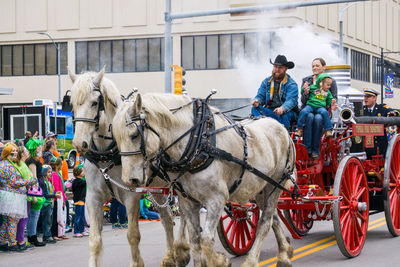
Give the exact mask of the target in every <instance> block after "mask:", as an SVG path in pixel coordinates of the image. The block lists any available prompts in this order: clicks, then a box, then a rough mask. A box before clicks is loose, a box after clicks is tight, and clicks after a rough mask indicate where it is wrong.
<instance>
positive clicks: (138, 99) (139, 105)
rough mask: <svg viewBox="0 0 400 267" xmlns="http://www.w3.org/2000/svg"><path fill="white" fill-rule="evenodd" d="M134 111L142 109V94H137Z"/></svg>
mask: <svg viewBox="0 0 400 267" xmlns="http://www.w3.org/2000/svg"><path fill="white" fill-rule="evenodd" d="M134 109H135V113H136V114H138V113H139V112H140V111H141V110H142V96H141V95H140V94H138V95H137V96H136V101H135V104H134Z"/></svg>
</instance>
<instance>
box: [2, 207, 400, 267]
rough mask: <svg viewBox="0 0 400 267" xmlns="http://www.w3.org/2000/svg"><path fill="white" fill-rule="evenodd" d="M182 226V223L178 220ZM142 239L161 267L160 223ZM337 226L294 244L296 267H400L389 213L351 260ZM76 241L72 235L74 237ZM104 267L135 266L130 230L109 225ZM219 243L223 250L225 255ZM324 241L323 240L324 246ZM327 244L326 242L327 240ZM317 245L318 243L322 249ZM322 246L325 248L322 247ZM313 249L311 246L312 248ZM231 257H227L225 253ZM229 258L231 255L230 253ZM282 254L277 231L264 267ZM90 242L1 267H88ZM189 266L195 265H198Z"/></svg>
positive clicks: (399, 244) (7, 256) (11, 258)
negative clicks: (342, 249) (131, 261)
mask: <svg viewBox="0 0 400 267" xmlns="http://www.w3.org/2000/svg"><path fill="white" fill-rule="evenodd" d="M176 223H177V224H178V223H179V218H177V219H176ZM140 230H141V233H142V240H141V244H140V249H141V253H142V257H143V259H144V261H145V264H146V266H151V267H152V266H159V264H160V262H161V259H162V257H163V255H164V252H165V249H164V244H165V238H164V232H163V228H162V226H161V223H160V222H155V221H152V222H140ZM332 235H333V225H332V222H317V223H315V224H314V227H313V229H312V230H311V232H310V233H309V235H308V236H307V237H305V238H304V239H303V240H292V242H293V247H294V249H295V257H294V259H293V266H307V267H308V266H312V265H315V264H318V265H319V266H332V267H337V266H338V265H342V266H346V267H347V266H400V250H399V249H400V237H399V238H392V237H391V235H390V234H389V232H388V230H387V227H386V225H385V220H384V215H383V213H378V214H375V215H371V216H370V230H369V232H368V235H367V241H366V244H365V246H364V249H363V251H362V253H361V255H360V256H359V257H357V258H354V259H347V258H345V257H343V256H342V254H341V253H340V251H339V249H338V247H337V245H336V244H335V241H334V239H333V237H332ZM68 236H70V237H71V234H68ZM103 240H104V266H105V267H108V266H112V267H120V266H129V250H128V244H127V241H126V230H113V229H111V225H105V228H104V234H103ZM216 240H217V244H216V246H217V249H218V250H219V251H224V249H223V247H222V245H221V244H220V243H219V241H218V237H216ZM321 240H322V241H321ZM323 240H325V241H323ZM316 242H317V244H316ZM318 243H320V244H318ZM306 246H308V247H306ZM225 253H226V252H225ZM226 254H227V253H226ZM275 254H276V245H275V239H274V235H273V234H272V232H271V233H270V235H268V237H267V239H266V240H265V242H264V246H263V249H262V252H261V256H260V264H259V266H273V264H274V263H275V261H274V257H275ZM229 257H230V258H231V261H232V266H240V264H241V263H242V262H243V259H244V257H233V256H229ZM87 259H88V238H81V239H76V238H72V237H71V238H70V239H69V240H65V241H61V242H58V243H57V244H54V245H47V246H46V247H44V248H34V249H32V250H30V251H27V252H24V253H18V254H16V253H1V252H0V266H1V267H3V266H18V267H20V266H29V267H47V266H49V267H50V266H57V267H64V266H65V267H70V266H74V267H80V266H87ZM189 266H193V264H192V262H191V263H190V265H189Z"/></svg>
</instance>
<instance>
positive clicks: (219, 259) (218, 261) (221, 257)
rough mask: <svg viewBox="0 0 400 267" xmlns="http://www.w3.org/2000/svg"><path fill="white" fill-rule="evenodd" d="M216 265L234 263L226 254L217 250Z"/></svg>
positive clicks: (225, 265)
mask: <svg viewBox="0 0 400 267" xmlns="http://www.w3.org/2000/svg"><path fill="white" fill-rule="evenodd" d="M214 263H215V266H217V267H230V266H231V265H232V263H231V262H230V261H229V259H228V258H227V257H226V256H225V254H223V253H220V252H217V253H216V258H215V260H214Z"/></svg>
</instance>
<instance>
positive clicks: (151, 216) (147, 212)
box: [143, 207, 160, 220]
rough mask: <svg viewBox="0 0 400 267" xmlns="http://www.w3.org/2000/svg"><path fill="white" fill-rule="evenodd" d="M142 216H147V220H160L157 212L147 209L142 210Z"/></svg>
mask: <svg viewBox="0 0 400 267" xmlns="http://www.w3.org/2000/svg"><path fill="white" fill-rule="evenodd" d="M143 211H144V214H145V215H146V216H147V218H149V219H153V220H154V219H158V218H160V215H159V214H158V212H155V211H151V210H149V209H148V208H146V207H145V208H143Z"/></svg>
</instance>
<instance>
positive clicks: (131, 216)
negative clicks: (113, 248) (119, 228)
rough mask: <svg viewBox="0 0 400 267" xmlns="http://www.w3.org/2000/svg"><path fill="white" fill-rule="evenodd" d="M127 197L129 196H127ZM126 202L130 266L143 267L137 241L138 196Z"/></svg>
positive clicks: (138, 237) (138, 234)
mask: <svg viewBox="0 0 400 267" xmlns="http://www.w3.org/2000/svg"><path fill="white" fill-rule="evenodd" d="M128 199H129V198H128ZM125 203H126V211H127V217H128V232H127V235H126V236H127V239H128V243H129V246H130V249H131V263H130V266H131V267H143V266H144V263H143V259H142V256H141V255H140V250H139V242H140V232H139V208H140V204H139V198H138V197H137V198H132V199H129V202H128V201H125Z"/></svg>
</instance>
